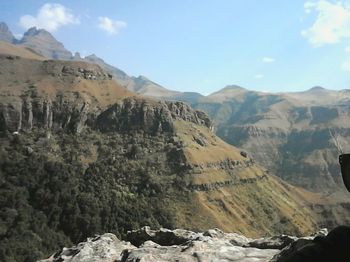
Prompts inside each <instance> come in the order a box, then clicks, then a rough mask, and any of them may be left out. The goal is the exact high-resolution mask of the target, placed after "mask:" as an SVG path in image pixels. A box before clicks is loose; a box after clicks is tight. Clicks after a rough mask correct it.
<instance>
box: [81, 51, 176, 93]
mask: <svg viewBox="0 0 350 262" xmlns="http://www.w3.org/2000/svg"><path fill="white" fill-rule="evenodd" d="M83 60H84V61H88V62H91V63H94V64H97V65H99V66H101V67H102V68H103V69H104V70H106V71H108V72H109V73H110V74H111V75H112V76H113V78H114V80H115V81H117V82H118V83H119V84H121V85H122V86H125V87H126V88H127V89H128V90H130V91H132V92H135V93H137V94H142V95H144V96H149V97H154V98H167V97H173V96H175V95H178V94H181V93H180V92H177V91H172V90H168V89H166V88H164V87H162V86H160V85H159V84H157V83H155V82H153V81H151V80H149V79H148V78H146V77H145V76H138V77H133V76H132V77H130V76H128V75H127V74H126V73H125V72H123V71H122V70H120V69H118V68H116V67H114V66H111V65H109V64H107V63H106V62H105V61H104V60H103V59H101V58H99V57H97V56H96V55H94V54H93V55H89V56H86V57H85V58H84V59H83Z"/></svg>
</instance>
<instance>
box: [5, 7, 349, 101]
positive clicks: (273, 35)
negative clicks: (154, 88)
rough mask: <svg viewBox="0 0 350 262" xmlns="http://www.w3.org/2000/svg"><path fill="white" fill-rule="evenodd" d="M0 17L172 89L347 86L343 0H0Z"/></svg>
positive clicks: (18, 32) (274, 89)
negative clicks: (44, 32)
mask: <svg viewBox="0 0 350 262" xmlns="http://www.w3.org/2000/svg"><path fill="white" fill-rule="evenodd" d="M0 21H4V22H6V23H7V24H8V26H9V27H10V29H11V31H12V32H13V33H14V34H15V36H16V37H20V36H21V35H22V34H23V33H24V32H25V31H26V30H27V29H28V28H29V27H32V26H36V27H38V28H44V29H46V30H48V31H50V32H51V33H52V34H53V35H54V36H55V37H56V38H57V39H58V40H59V41H60V42H62V43H63V44H64V45H65V47H66V48H67V49H68V50H70V51H72V52H76V51H78V52H80V53H81V55H82V56H86V55H89V54H96V55H97V56H99V57H101V58H103V59H104V60H105V61H106V62H107V63H109V64H111V65H113V66H116V67H118V68H119V69H121V70H123V71H125V72H126V73H127V74H129V75H133V76H138V75H143V76H146V77H147V78H149V79H151V80H152V81H154V82H156V83H159V84H160V85H162V86H164V87H166V88H169V89H173V90H179V91H192V92H199V93H202V94H210V93H212V92H215V91H217V90H219V89H221V88H223V87H225V86H227V85H240V86H242V87H245V88H247V89H251V90H257V91H265V92H286V91H302V90H306V89H309V88H311V87H313V86H322V87H325V88H328V89H349V88H350V0H337V1H332V0H316V1H313V0H308V1H302V0H293V1H281V0H264V1H262V0H216V1H213V0H201V1H198V0H176V1H164V0H110V1H107V0H101V1H96V0H74V1H72V0H69V1H68V0H67V1H66V0H64V1H58V0H57V1H54V2H49V1H42V0H22V1H20V0H1V1H0Z"/></svg>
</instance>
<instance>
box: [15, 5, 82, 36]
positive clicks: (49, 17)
mask: <svg viewBox="0 0 350 262" xmlns="http://www.w3.org/2000/svg"><path fill="white" fill-rule="evenodd" d="M79 23H80V21H79V19H78V18H77V17H76V16H74V15H73V13H72V11H71V10H70V9H68V8H66V7H65V6H63V5H61V4H49V3H47V4H44V5H43V6H42V7H41V8H40V9H39V10H38V13H37V15H36V16H31V15H24V16H22V17H21V18H20V19H19V25H20V26H21V27H23V28H25V29H28V28H30V27H34V26H36V27H38V28H43V29H46V30H47V31H50V32H54V31H56V30H57V29H58V28H60V27H61V26H65V25H70V24H79Z"/></svg>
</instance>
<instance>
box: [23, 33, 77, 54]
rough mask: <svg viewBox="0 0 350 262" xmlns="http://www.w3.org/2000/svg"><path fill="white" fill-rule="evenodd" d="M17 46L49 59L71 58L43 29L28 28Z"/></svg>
mask: <svg viewBox="0 0 350 262" xmlns="http://www.w3.org/2000/svg"><path fill="white" fill-rule="evenodd" d="M18 44H19V45H21V46H25V47H28V48H31V49H33V50H34V51H35V52H37V53H39V54H41V55H43V56H45V57H47V58H50V59H60V60H69V59H71V58H72V53H71V52H69V51H68V50H67V49H65V47H64V46H63V44H62V43H61V42H59V41H57V40H56V39H55V38H54V37H53V36H52V35H51V34H50V33H49V32H48V31H46V30H44V29H37V28H36V27H32V28H29V29H28V31H27V32H25V33H24V35H23V37H22V39H21V40H20V41H19V42H18Z"/></svg>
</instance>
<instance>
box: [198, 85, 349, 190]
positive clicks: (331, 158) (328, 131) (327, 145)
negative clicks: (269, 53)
mask: <svg viewBox="0 0 350 262" xmlns="http://www.w3.org/2000/svg"><path fill="white" fill-rule="evenodd" d="M349 101H350V91H348V90H341V91H332V90H326V89H323V88H320V87H316V88H312V89H310V90H308V91H305V92H298V93H278V94H269V93H259V92H254V91H249V90H246V89H244V88H241V87H237V86H229V87H226V88H225V89H223V90H221V91H218V92H216V93H214V94H212V95H209V96H207V97H204V98H201V100H197V101H194V102H192V106H194V107H195V108H198V109H201V110H204V111H205V112H207V113H208V114H209V115H210V117H211V118H212V119H213V120H214V123H215V128H216V133H217V135H218V136H220V137H221V138H222V139H224V140H225V141H226V142H228V143H230V144H232V145H235V146H238V147H241V148H243V149H244V150H247V151H248V152H250V153H251V155H252V156H253V158H254V159H255V160H256V161H257V162H258V163H260V164H261V165H263V166H265V167H267V168H268V169H269V170H270V171H271V172H272V173H273V174H277V175H278V176H279V177H282V178H283V179H286V180H287V181H289V182H291V183H293V184H295V185H298V186H302V187H304V188H307V189H311V190H314V191H318V192H324V193H325V192H327V193H334V192H340V191H342V189H343V184H342V181H341V176H340V170H339V166H338V154H339V152H338V149H337V141H338V143H339V144H340V145H341V146H342V147H343V149H344V150H349V149H350V144H349V135H350V116H349V110H348V108H349V105H350V103H349ZM257 148H259V150H257Z"/></svg>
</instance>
